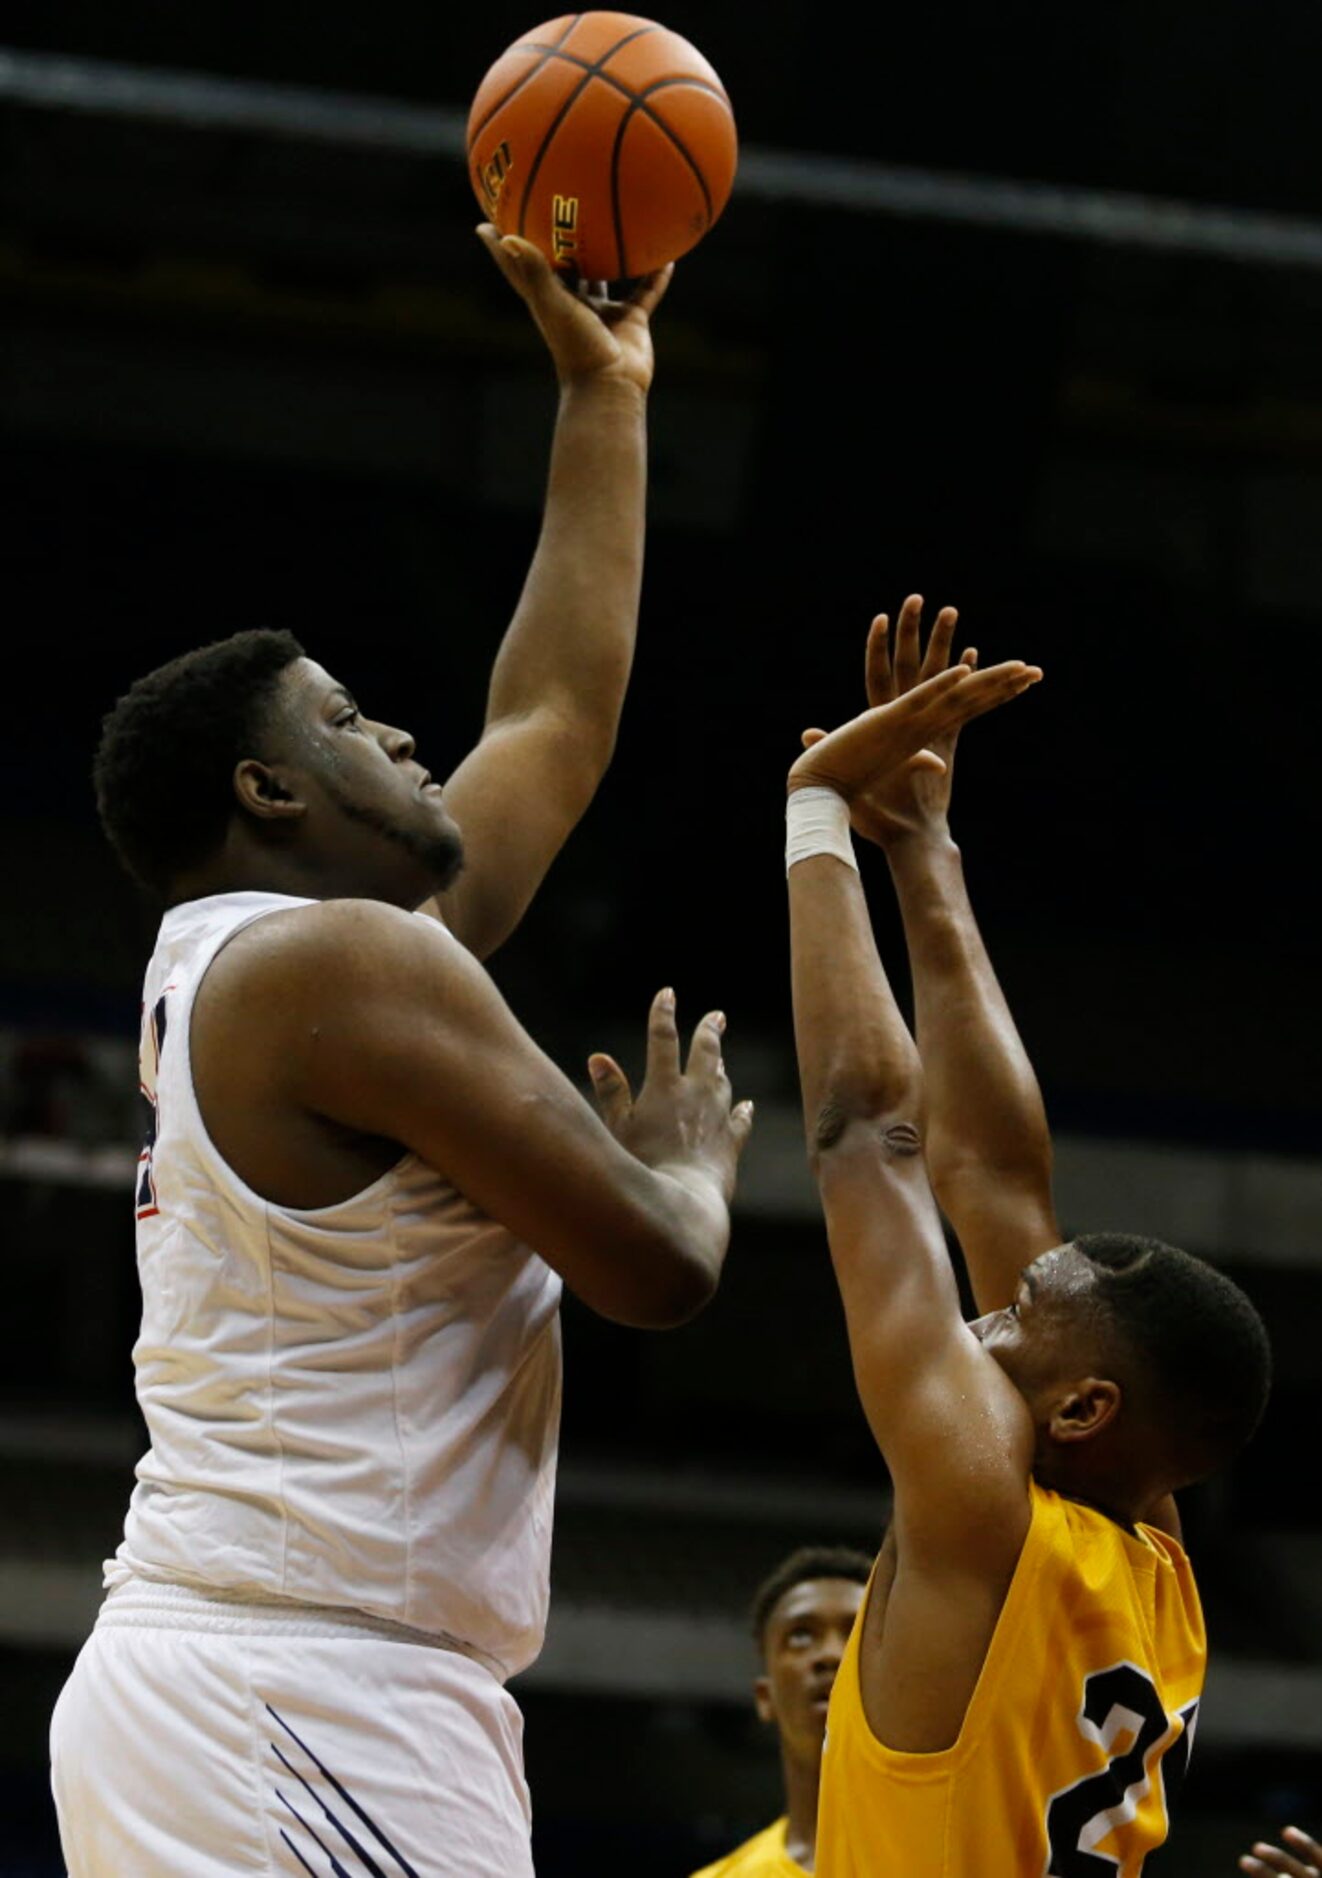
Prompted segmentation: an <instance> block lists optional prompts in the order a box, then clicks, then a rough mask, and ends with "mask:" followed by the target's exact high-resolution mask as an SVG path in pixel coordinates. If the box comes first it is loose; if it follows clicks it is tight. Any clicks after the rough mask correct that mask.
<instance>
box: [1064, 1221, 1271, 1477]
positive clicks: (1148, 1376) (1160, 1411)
mask: <svg viewBox="0 0 1322 1878" xmlns="http://www.w3.org/2000/svg"><path fill="white" fill-rule="evenodd" d="M1072 1243H1073V1244H1074V1246H1075V1247H1076V1249H1077V1250H1078V1251H1080V1252H1081V1253H1082V1254H1083V1256H1084V1257H1085V1258H1086V1259H1087V1260H1088V1261H1089V1262H1090V1263H1091V1264H1092V1265H1093V1267H1094V1268H1095V1270H1096V1272H1097V1289H1096V1296H1097V1301H1098V1302H1099V1303H1100V1305H1101V1306H1102V1309H1103V1311H1104V1314H1105V1320H1106V1322H1107V1323H1108V1325H1109V1326H1110V1328H1111V1329H1112V1330H1113V1331H1114V1332H1115V1333H1116V1334H1118V1336H1119V1337H1120V1339H1121V1342H1122V1344H1123V1346H1124V1348H1125V1349H1126V1350H1127V1351H1128V1352H1129V1353H1130V1354H1131V1355H1132V1356H1133V1358H1134V1359H1135V1366H1136V1373H1137V1383H1138V1386H1139V1388H1140V1389H1141V1390H1142V1391H1143V1392H1145V1393H1147V1394H1148V1395H1149V1398H1150V1400H1151V1402H1152V1405H1153V1408H1154V1410H1155V1412H1156V1414H1157V1416H1158V1417H1159V1419H1160V1422H1161V1424H1162V1428H1163V1431H1164V1435H1163V1439H1164V1441H1165V1443H1167V1444H1168V1445H1169V1448H1170V1452H1171V1455H1172V1459H1173V1461H1174V1463H1175V1466H1176V1469H1177V1471H1178V1472H1179V1473H1180V1474H1181V1476H1182V1478H1181V1479H1180V1480H1179V1481H1175V1482H1173V1483H1172V1484H1173V1485H1186V1486H1187V1485H1189V1484H1191V1483H1192V1482H1193V1481H1195V1480H1202V1479H1205V1478H1206V1476H1207V1475H1208V1474H1211V1473H1215V1472H1216V1470H1217V1468H1219V1467H1222V1466H1224V1465H1225V1464H1226V1462H1227V1461H1229V1460H1231V1459H1232V1458H1233V1457H1234V1456H1235V1455H1236V1454H1237V1453H1238V1452H1239V1450H1240V1449H1241V1448H1242V1447H1243V1446H1244V1444H1245V1442H1246V1441H1247V1440H1248V1439H1249V1437H1250V1436H1251V1435H1252V1433H1253V1431H1254V1429H1255V1428H1256V1427H1257V1425H1258V1423H1259V1421H1260V1420H1261V1419H1262V1412H1263V1410H1264V1409H1265V1408H1266V1406H1267V1397H1268V1395H1269V1393H1270V1391H1271V1376H1272V1359H1271V1345H1270V1343H1269V1342H1268V1340H1267V1332H1266V1329H1265V1328H1264V1326H1263V1322H1262V1319H1261V1318H1260V1317H1259V1315H1258V1313H1257V1311H1256V1310H1255V1309H1254V1307H1253V1305H1252V1304H1251V1303H1250V1302H1249V1300H1248V1298H1247V1297H1245V1295H1244V1293H1243V1292H1242V1291H1241V1290H1240V1288H1239V1286H1238V1285H1237V1284H1234V1283H1232V1281H1231V1280H1230V1279H1229V1278H1227V1277H1226V1275H1225V1273H1224V1272H1219V1271H1217V1270H1216V1268H1215V1267H1214V1266H1212V1265H1209V1264H1208V1263H1207V1262H1206V1261H1205V1260H1204V1259H1200V1258H1194V1257H1193V1255H1192V1254H1191V1253H1188V1252H1181V1251H1178V1250H1177V1249H1176V1247H1175V1246H1171V1245H1166V1244H1164V1243H1163V1242H1162V1241H1161V1240H1160V1239H1142V1238H1138V1237H1136V1236H1135V1235H1133V1234H1130V1233H1118V1232H1095V1233H1085V1234H1084V1235H1083V1236H1082V1237H1081V1238H1077V1239H1075V1240H1074V1241H1073V1242H1072Z"/></svg>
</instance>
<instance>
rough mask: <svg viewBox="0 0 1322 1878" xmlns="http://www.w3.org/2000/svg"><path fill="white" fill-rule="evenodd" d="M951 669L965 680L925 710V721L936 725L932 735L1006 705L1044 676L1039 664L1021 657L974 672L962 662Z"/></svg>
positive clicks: (939, 696) (931, 681) (938, 697)
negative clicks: (1029, 662)
mask: <svg viewBox="0 0 1322 1878" xmlns="http://www.w3.org/2000/svg"><path fill="white" fill-rule="evenodd" d="M950 669H951V671H952V672H957V673H958V674H959V675H960V677H961V678H962V680H963V683H962V684H960V685H959V686H958V687H957V688H956V690H955V691H954V692H953V693H951V694H949V695H938V696H937V697H936V698H934V700H933V703H932V704H931V706H930V707H928V708H927V709H926V710H925V711H924V713H923V720H924V723H925V724H928V725H929V726H932V727H933V729H932V734H933V735H935V734H936V731H935V727H936V726H940V727H941V728H942V729H947V730H948V729H953V728H954V727H955V726H957V725H961V724H967V723H968V722H969V720H970V719H971V718H974V717H981V716H982V714H983V713H984V712H985V711H994V710H995V709H996V707H997V705H999V704H1007V703H1008V702H1009V701H1010V699H1011V698H1017V697H1018V696H1019V694H1020V692H1021V691H1027V690H1028V688H1029V687H1030V686H1031V685H1035V684H1037V683H1038V681H1039V680H1040V679H1041V677H1042V669H1041V667H1040V666H1037V665H1025V663H1024V661H1023V660H1022V659H1006V660H1005V661H1004V662H1003V663H1002V664H1000V665H989V666H987V668H986V670H985V671H980V672H971V671H970V670H969V668H968V667H967V666H966V665H963V664H960V665H953V666H951V668H950ZM942 676H943V677H944V676H945V674H944V673H943V674H942ZM928 682H929V683H934V682H935V681H933V680H929V681H928Z"/></svg>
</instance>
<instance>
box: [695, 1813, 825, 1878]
mask: <svg viewBox="0 0 1322 1878" xmlns="http://www.w3.org/2000/svg"><path fill="white" fill-rule="evenodd" d="M788 1825H789V1821H788V1820H786V1819H778V1820H777V1821H776V1823H775V1825H774V1826H768V1827H767V1829H766V1831H765V1832H759V1833H758V1834H757V1836H756V1837H755V1838H752V1839H745V1841H744V1843H743V1844H742V1845H741V1846H738V1847H737V1848H736V1849H735V1850H734V1851H733V1852H731V1853H729V1854H728V1855H727V1856H726V1857H725V1858H718V1859H717V1861H716V1863H715V1864H714V1865H704V1866H703V1868H702V1870H701V1871H695V1872H694V1874H693V1878H804V1870H803V1866H802V1865H799V1864H796V1863H795V1861H794V1860H793V1859H792V1858H791V1857H790V1855H789V1853H788V1852H787V1851H786V1850H785V1832H786V1828H787V1827H788Z"/></svg>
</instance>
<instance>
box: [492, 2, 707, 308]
mask: <svg viewBox="0 0 1322 1878" xmlns="http://www.w3.org/2000/svg"><path fill="white" fill-rule="evenodd" d="M737 153H738V141H737V138H736V136H735V128H734V113H733V112H732V111H731V109H730V100H729V98H727V97H726V95H725V88H724V86H723V85H722V84H721V81H720V79H719V78H718V77H717V76H716V74H715V72H714V71H713V70H712V68H711V66H710V65H709V64H708V63H707V61H706V59H704V58H703V56H702V54H701V53H700V52H699V51H698V50H697V49H696V48H695V47H694V46H691V45H690V44H689V42H688V40H687V39H681V38H680V36H679V34H678V33H672V32H669V31H668V30H667V29H666V27H664V26H658V25H656V23H655V22H654V21H652V20H641V19H637V18H636V17H635V16H634V15H633V14H632V13H567V14H566V15H565V16H564V18H563V19H558V20H551V21H550V22H549V24H547V25H545V26H538V27H535V28H534V30H533V31H532V32H530V33H527V34H525V35H524V37H523V38H522V39H520V40H519V41H518V42H517V43H516V44H514V45H512V46H511V47H510V48H509V50H508V51H507V52H505V53H502V55H501V56H500V58H498V59H497V60H496V63H495V64H494V65H493V66H492V67H491V70H490V71H489V72H488V73H487V75H486V77H485V78H484V79H483V80H482V83H481V84H480V85H479V86H478V88H477V96H476V97H475V98H474V99H473V108H472V110H471V111H470V113H469V117H468V168H469V174H470V176H471V177H472V179H473V187H474V189H475V190H476V191H477V199H478V201H479V202H480V203H481V204H482V207H483V209H484V210H485V212H486V215H487V217H488V219H489V220H490V221H492V222H494V223H495V225H496V227H497V228H498V229H499V230H500V232H501V233H502V234H503V235H525V236H526V237H527V238H528V240H529V241H532V242H535V243H536V244H537V246H538V247H539V248H540V249H541V250H542V252H543V254H545V255H547V256H548V257H549V259H550V260H551V261H553V262H554V263H555V265H556V266H557V267H563V268H567V269H570V268H572V269H574V270H575V271H576V272H577V273H578V274H579V275H581V276H582V277H583V278H584V279H586V280H624V279H632V278H635V277H636V276H637V275H639V274H649V273H651V271H652V269H653V268H657V267H663V266H664V265H665V263H666V262H667V261H673V260H674V259H675V258H676V256H678V255H681V254H685V253H687V251H688V250H689V249H690V248H691V247H693V245H694V244H695V242H698V241H701V239H702V237H703V236H704V235H705V234H706V232H707V230H708V229H709V228H710V227H711V225H712V223H713V222H714V221H715V220H716V218H717V216H718V215H719V214H720V213H721V210H722V209H723V208H724V207H725V204H726V201H727V200H728V198H729V194H730V186H731V184H732V183H733V182H734V171H735V161H736V157H737Z"/></svg>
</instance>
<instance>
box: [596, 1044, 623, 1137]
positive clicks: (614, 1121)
mask: <svg viewBox="0 0 1322 1878" xmlns="http://www.w3.org/2000/svg"><path fill="white" fill-rule="evenodd" d="M588 1075H589V1076H590V1077H591V1078H592V1094H593V1098H594V1100H595V1101H596V1104H597V1112H598V1113H599V1114H600V1116H601V1119H602V1121H604V1122H605V1124H606V1126H607V1127H608V1128H610V1129H612V1130H614V1129H615V1128H617V1127H618V1126H619V1125H620V1123H622V1122H624V1121H626V1120H627V1119H628V1115H629V1111H630V1109H632V1107H633V1090H632V1089H630V1087H629V1078H628V1077H627V1076H626V1075H625V1073H624V1071H623V1070H622V1069H621V1068H620V1066H619V1064H618V1063H617V1062H616V1061H615V1058H614V1057H613V1056H607V1055H606V1054H605V1052H604V1051H601V1050H594V1051H593V1053H592V1055H591V1056H590V1057H589V1058H588Z"/></svg>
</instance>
